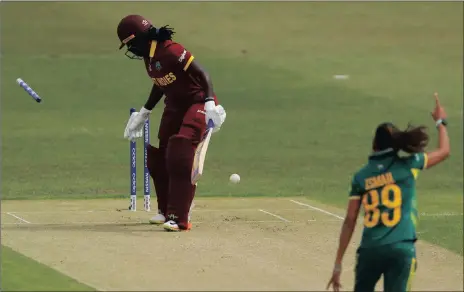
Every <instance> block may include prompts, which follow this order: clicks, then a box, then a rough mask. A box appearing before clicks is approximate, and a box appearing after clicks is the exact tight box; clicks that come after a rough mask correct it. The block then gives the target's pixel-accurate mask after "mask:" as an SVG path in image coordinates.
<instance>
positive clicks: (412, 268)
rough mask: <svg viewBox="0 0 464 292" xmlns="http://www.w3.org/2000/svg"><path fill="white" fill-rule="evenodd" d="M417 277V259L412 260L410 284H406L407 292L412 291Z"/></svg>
mask: <svg viewBox="0 0 464 292" xmlns="http://www.w3.org/2000/svg"><path fill="white" fill-rule="evenodd" d="M415 275H416V258H412V260H411V269H410V270H409V277H408V282H407V284H406V291H411V287H412V279H413V278H414V276H415Z"/></svg>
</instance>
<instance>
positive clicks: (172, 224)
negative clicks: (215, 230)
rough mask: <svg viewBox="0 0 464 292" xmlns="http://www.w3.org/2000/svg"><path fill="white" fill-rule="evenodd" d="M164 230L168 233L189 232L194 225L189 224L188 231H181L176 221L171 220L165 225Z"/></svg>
mask: <svg viewBox="0 0 464 292" xmlns="http://www.w3.org/2000/svg"><path fill="white" fill-rule="evenodd" d="M163 228H164V229H165V230H166V231H188V230H190V229H192V223H190V222H189V223H188V226H187V229H180V228H179V225H177V223H176V222H175V221H173V220H169V221H168V222H166V223H164V224H163Z"/></svg>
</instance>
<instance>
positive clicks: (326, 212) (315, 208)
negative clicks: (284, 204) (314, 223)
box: [290, 200, 345, 220]
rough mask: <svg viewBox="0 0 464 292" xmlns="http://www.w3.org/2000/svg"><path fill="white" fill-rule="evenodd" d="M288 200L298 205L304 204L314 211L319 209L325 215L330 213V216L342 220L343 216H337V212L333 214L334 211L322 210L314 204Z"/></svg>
mask: <svg viewBox="0 0 464 292" xmlns="http://www.w3.org/2000/svg"><path fill="white" fill-rule="evenodd" d="M290 202H293V203H295V204H297V205H300V206H306V207H308V208H310V209H313V210H316V211H319V212H321V213H324V214H327V215H330V216H333V217H335V218H338V219H340V220H344V219H345V218H343V217H341V216H338V215H337V214H334V213H331V212H329V211H326V210H323V209H320V208H317V207H314V206H311V205H308V204H305V203H302V202H298V201H295V200H290Z"/></svg>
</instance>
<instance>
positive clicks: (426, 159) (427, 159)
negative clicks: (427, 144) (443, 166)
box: [422, 153, 429, 169]
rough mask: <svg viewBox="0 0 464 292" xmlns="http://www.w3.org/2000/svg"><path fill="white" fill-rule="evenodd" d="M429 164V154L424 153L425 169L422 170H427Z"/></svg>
mask: <svg viewBox="0 0 464 292" xmlns="http://www.w3.org/2000/svg"><path fill="white" fill-rule="evenodd" d="M427 163H429V156H428V155H427V153H424V167H423V168H422V169H426V168H427Z"/></svg>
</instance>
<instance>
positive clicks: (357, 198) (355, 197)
mask: <svg viewBox="0 0 464 292" xmlns="http://www.w3.org/2000/svg"><path fill="white" fill-rule="evenodd" d="M351 200H361V196H350V201H351Z"/></svg>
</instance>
